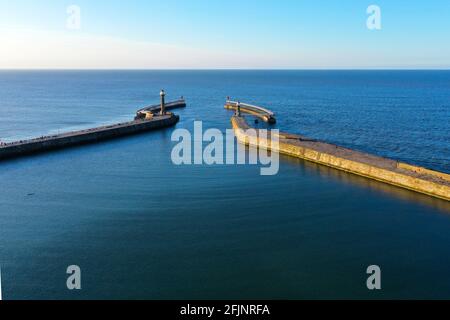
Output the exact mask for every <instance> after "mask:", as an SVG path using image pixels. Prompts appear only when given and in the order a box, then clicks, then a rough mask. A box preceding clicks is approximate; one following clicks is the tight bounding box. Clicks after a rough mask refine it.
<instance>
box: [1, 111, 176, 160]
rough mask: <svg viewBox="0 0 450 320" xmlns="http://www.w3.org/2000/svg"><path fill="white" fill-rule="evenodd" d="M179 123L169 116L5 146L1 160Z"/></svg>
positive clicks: (171, 115)
mask: <svg viewBox="0 0 450 320" xmlns="http://www.w3.org/2000/svg"><path fill="white" fill-rule="evenodd" d="M178 121H179V116H177V115H174V114H167V115H163V116H157V117H155V118H153V119H151V120H135V121H130V122H124V123H118V124H114V125H109V126H102V127H97V128H92V129H87V130H80V131H72V132H67V133H62V134H58V135H53V136H47V137H41V138H36V139H30V140H23V141H17V142H13V143H8V144H3V145H1V146H0V160H3V159H8V158H14V157H20V156H24V155H29V154H34V153H39V152H44V151H49V150H55V149H62V148H67V147H71V146H76V145H82V144H88V143H95V142H98V141H102V140H109V139H114V138H118V137H122V136H128V135H133V134H138V133H142V132H145V131H151V130H156V129H161V128H165V127H170V126H173V125H175V124H176V123H177V122H178Z"/></svg>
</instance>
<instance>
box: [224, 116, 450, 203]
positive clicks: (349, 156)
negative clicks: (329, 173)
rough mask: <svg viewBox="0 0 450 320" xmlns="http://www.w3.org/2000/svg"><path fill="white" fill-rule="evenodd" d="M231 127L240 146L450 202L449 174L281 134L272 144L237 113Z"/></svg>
mask: <svg viewBox="0 0 450 320" xmlns="http://www.w3.org/2000/svg"><path fill="white" fill-rule="evenodd" d="M262 114H263V115H265V114H266V113H265V112H263V113H262ZM231 124H232V126H233V129H234V132H235V135H236V137H237V139H238V141H239V142H240V143H243V144H246V145H249V146H253V147H259V148H264V149H268V150H271V151H274V152H278V153H280V154H285V155H289V156H293V157H296V158H300V159H304V160H307V161H311V162H314V163H318V164H321V165H325V166H328V167H332V168H335V169H338V170H342V171H346V172H349V173H353V174H356V175H359V176H364V177H367V178H370V179H374V180H377V181H381V182H384V183H388V184H391V185H395V186H398V187H401V188H405V189H409V190H413V191H416V192H419V193H422V194H427V195H429V196H432V197H436V198H440V199H444V200H447V201H450V175H449V174H446V173H442V172H438V171H433V170H429V169H426V168H422V167H418V166H414V165H410V164H407V163H402V162H398V161H395V160H391V159H387V158H382V157H378V156H374V155H370V154H367V153H363V152H359V151H354V150H351V149H347V148H343V147H340V146H337V145H333V144H329V143H325V142H321V141H317V140H313V139H308V138H306V137H302V136H300V135H294V134H289V133H280V134H279V136H278V138H279V142H278V143H276V142H275V143H272V138H271V135H270V134H266V135H265V136H266V137H264V136H263V135H261V137H260V136H259V133H258V131H259V130H257V129H253V130H248V129H252V128H251V127H250V126H249V125H248V123H247V121H246V119H245V118H244V117H242V116H241V115H240V114H239V112H237V113H236V114H235V115H234V116H233V117H232V118H231Z"/></svg>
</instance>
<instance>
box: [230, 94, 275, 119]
mask: <svg viewBox="0 0 450 320" xmlns="http://www.w3.org/2000/svg"><path fill="white" fill-rule="evenodd" d="M225 109H228V110H233V111H237V112H238V113H247V114H251V115H253V116H255V117H257V118H259V119H261V120H263V121H264V122H267V123H270V124H275V123H276V122H277V119H276V118H275V114H274V113H273V112H272V111H270V110H268V109H266V108H263V107H258V106H254V105H251V104H247V103H241V102H239V101H231V100H230V99H227V102H226V103H225Z"/></svg>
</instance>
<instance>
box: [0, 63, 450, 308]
mask: <svg viewBox="0 0 450 320" xmlns="http://www.w3.org/2000/svg"><path fill="white" fill-rule="evenodd" d="M161 89H164V90H165V91H166V93H167V97H166V99H167V100H168V101H171V100H177V99H179V98H180V97H181V96H183V97H184V98H185V99H186V101H187V108H185V109H180V110H175V111H174V112H175V113H177V114H179V115H180V122H179V123H178V124H177V126H176V127H174V128H167V129H163V130H158V131H154V132H149V133H145V134H140V135H136V136H132V137H127V138H120V139H117V140H111V141H107V142H102V143H98V144H93V145H87V146H80V147H74V148H70V149H65V150H60V151H55V152H49V153H44V154H38V155H33V156H29V157H24V158H18V159H12V160H7V161H2V162H0V269H1V287H2V294H3V299H4V300H15V299H20V300H22V299H139V300H140V299H150V300H161V299H211V300H216V299H432V298H439V299H449V298H450V274H449V270H450V204H449V202H446V201H444V200H438V199H434V198H431V197H428V196H425V195H420V194H417V193H414V192H412V191H407V190H403V189H399V188H397V187H393V186H389V185H386V184H383V183H380V182H376V181H371V180H369V179H366V178H363V177H358V176H354V175H351V174H348V173H344V172H340V171H337V170H334V169H331V168H327V167H323V166H320V165H316V164H312V163H309V162H305V161H303V160H300V159H295V158H290V157H287V156H280V170H279V173H278V174H277V175H273V176H261V175H260V166H258V165H212V166H209V165H181V166H177V165H175V164H174V163H173V162H172V159H171V152H172V149H173V147H174V144H175V142H173V141H171V135H172V132H173V131H174V130H175V129H187V130H189V131H190V132H192V131H193V127H194V122H195V121H202V123H203V127H204V128H205V129H208V128H217V129H219V130H221V131H223V132H224V131H225V130H226V129H230V128H231V124H230V117H231V116H232V112H230V111H227V110H225V109H224V103H225V101H226V97H227V96H230V97H231V98H232V99H234V100H239V101H242V102H246V103H250V104H256V105H261V106H264V107H266V108H268V109H270V110H272V111H274V112H275V113H276V117H277V124H276V125H275V126H272V127H273V128H276V129H280V130H281V131H284V132H289V133H296V134H301V135H304V136H307V137H311V138H314V139H318V140H323V141H326V142H330V143H333V144H337V145H341V146H344V147H349V148H352V149H355V150H359V151H363V152H368V153H371V154H375V155H379V156H383V157H388V158H392V159H396V160H399V161H404V162H408V163H411V164H416V165H419V166H424V167H427V168H430V169H434V170H438V171H441V172H446V173H450V71H445V70H422V71H418V70H396V71H394V70H376V71H375V70H372V71H368V70H352V71H350V70H333V71H327V70H282V71H281V70H257V71H249V70H202V71H199V70H183V71H177V70H142V71H126V70H110V71H95V70H92V71H62V70H61V71H44V70H42V71H0V141H1V142H11V141H15V140H22V139H27V138H32V137H39V136H43V135H51V134H55V133H60V132H67V131H72V130H78V129H85V128H91V127H95V126H98V125H103V124H111V123H116V122H122V121H127V120H131V119H133V117H134V115H135V112H136V110H137V109H140V108H142V107H144V106H147V105H151V104H156V103H158V102H159V91H160V90H161ZM250 120H252V119H250ZM258 126H259V127H264V126H266V125H265V124H262V123H260V124H258ZM74 265H75V266H79V268H80V271H81V278H80V283H81V290H69V289H68V287H67V280H68V278H69V277H70V274H68V273H67V268H68V267H69V266H74ZM374 265H375V266H378V267H379V268H380V271H381V278H380V279H381V289H380V290H369V289H368V287H367V280H368V278H369V277H370V274H368V273H367V270H368V267H369V266H374Z"/></svg>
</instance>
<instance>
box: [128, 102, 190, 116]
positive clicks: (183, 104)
mask: <svg viewBox="0 0 450 320" xmlns="http://www.w3.org/2000/svg"><path fill="white" fill-rule="evenodd" d="M164 108H165V109H166V110H173V109H179V108H186V101H185V100H184V99H180V100H177V101H173V102H169V103H166V104H165V105H164ZM160 111H161V104H155V105H151V106H148V107H145V108H142V109H140V110H138V111H137V112H136V114H137V115H139V113H141V112H152V113H157V112H160Z"/></svg>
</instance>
